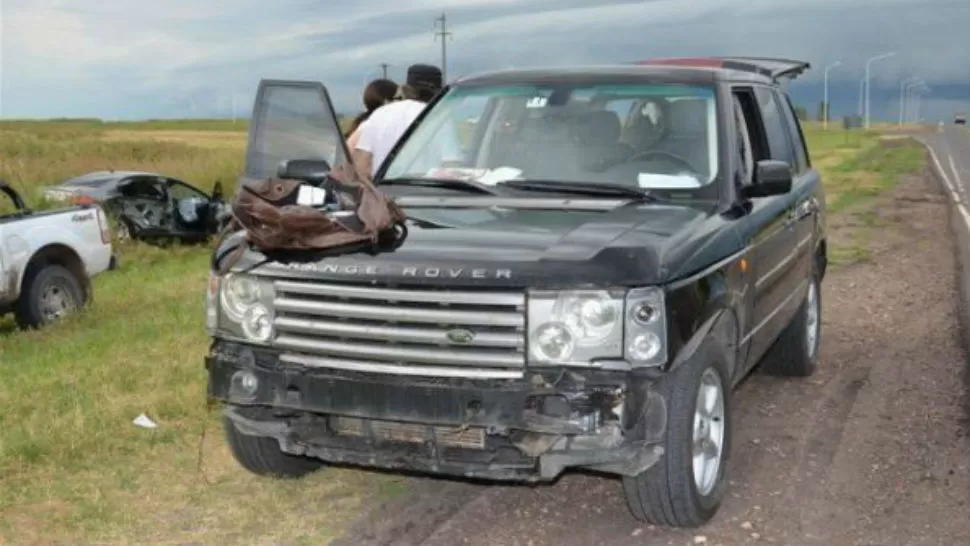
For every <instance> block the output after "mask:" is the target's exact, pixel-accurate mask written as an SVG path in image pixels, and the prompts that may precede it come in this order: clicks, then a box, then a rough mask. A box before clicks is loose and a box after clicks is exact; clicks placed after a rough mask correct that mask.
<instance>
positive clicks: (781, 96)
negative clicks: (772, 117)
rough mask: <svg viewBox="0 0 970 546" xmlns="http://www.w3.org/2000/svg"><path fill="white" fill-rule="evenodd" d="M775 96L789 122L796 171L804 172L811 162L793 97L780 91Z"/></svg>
mask: <svg viewBox="0 0 970 546" xmlns="http://www.w3.org/2000/svg"><path fill="white" fill-rule="evenodd" d="M775 97H776V98H777V99H778V103H779V105H780V107H781V111H782V112H784V114H785V121H786V122H787V124H788V134H789V135H791V141H792V143H794V149H795V161H797V163H796V164H795V172H798V173H801V172H804V171H805V170H807V169H808V167H809V166H810V165H811V163H810V162H809V158H808V147H807V146H805V137H804V135H803V134H802V126H801V124H800V123H799V122H798V116H796V115H795V108H794V107H792V104H791V99H789V98H788V95H786V94H785V93H782V92H780V91H779V92H777V93H776V94H775Z"/></svg>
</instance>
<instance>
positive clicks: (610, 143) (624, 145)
mask: <svg viewBox="0 0 970 546" xmlns="http://www.w3.org/2000/svg"><path fill="white" fill-rule="evenodd" d="M716 113H717V104H716V100H715V93H714V88H713V87H703V86H685V85H678V84H615V85H571V84H570V85H558V84H554V85H514V86H511V85H510V86H472V87H464V88H462V87H459V88H455V89H452V90H451V91H449V92H448V94H447V95H446V96H445V97H443V98H442V99H441V100H440V101H439V102H438V103H437V104H435V106H434V107H433V108H432V110H431V111H430V112H429V113H428V115H427V116H426V118H425V119H424V120H422V122H421V124H420V125H419V126H418V127H417V128H416V129H415V131H414V133H413V134H412V135H411V136H410V138H408V140H407V141H406V142H405V143H404V144H403V146H402V147H401V149H400V150H399V151H398V153H397V154H396V155H395V156H394V157H393V158H392V159H391V161H390V163H389V164H388V165H387V169H386V171H385V172H384V176H383V178H387V179H390V178H439V179H440V178H462V179H468V180H474V181H477V182H481V183H485V184H499V183H502V182H505V181H509V180H514V179H526V180H543V181H557V182H577V183H579V182H585V183H590V182H603V183H609V184H619V185H628V186H630V187H632V188H636V187H640V188H644V189H678V190H680V189H691V188H700V187H703V186H705V185H707V184H709V183H710V182H711V181H712V180H713V179H714V178H715V177H716V175H717V168H718V160H717V157H718V156H717V121H716V120H717V117H716ZM456 143H457V145H458V147H459V148H460V153H458V154H455V153H454V150H455V148H456V146H455V144H456Z"/></svg>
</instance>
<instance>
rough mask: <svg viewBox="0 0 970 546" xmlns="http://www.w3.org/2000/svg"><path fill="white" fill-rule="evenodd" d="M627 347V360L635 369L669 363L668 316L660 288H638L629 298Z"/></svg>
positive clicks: (627, 301)
mask: <svg viewBox="0 0 970 546" xmlns="http://www.w3.org/2000/svg"><path fill="white" fill-rule="evenodd" d="M624 322H625V324H626V334H625V335H624V338H625V341H626V344H625V347H624V352H623V356H624V357H625V358H626V360H627V361H628V362H629V363H630V364H632V365H633V366H634V367H643V366H661V365H663V363H664V362H666V361H667V314H666V313H665V311H664V293H663V291H662V290H660V289H659V288H637V289H634V290H631V291H630V293H629V294H627V297H626V320H625V321H624Z"/></svg>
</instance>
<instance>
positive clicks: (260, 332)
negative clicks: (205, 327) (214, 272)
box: [210, 273, 273, 343]
mask: <svg viewBox="0 0 970 546" xmlns="http://www.w3.org/2000/svg"><path fill="white" fill-rule="evenodd" d="M213 286H215V288H216V290H218V294H219V296H218V299H219V307H220V308H221V309H222V314H221V316H220V317H217V319H216V320H215V321H214V322H216V323H217V324H216V330H218V331H222V332H224V333H226V334H227V335H230V336H233V337H239V338H245V339H247V340H249V341H252V342H255V343H266V342H268V341H269V340H270V339H272V337H273V313H272V311H271V310H270V304H271V302H272V299H273V288H272V284H271V283H270V282H268V281H265V280H261V279H260V278H259V277H254V276H250V275H245V274H241V273H229V274H227V275H226V276H225V277H223V278H222V280H221V282H217V283H215V284H214V285H210V290H211V289H212V287H213Z"/></svg>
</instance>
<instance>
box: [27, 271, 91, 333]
mask: <svg viewBox="0 0 970 546" xmlns="http://www.w3.org/2000/svg"><path fill="white" fill-rule="evenodd" d="M82 305H84V289H83V288H82V287H81V282H80V281H79V280H78V279H77V277H75V276H74V274H73V273H71V272H70V271H68V270H67V269H66V268H64V267H62V266H59V265H46V266H43V267H40V268H30V269H28V270H27V277H26V278H25V279H24V287H23V290H22V291H21V294H20V299H19V300H18V301H17V309H16V318H17V324H18V325H19V326H20V327H21V328H25V329H26V328H38V327H41V326H43V325H45V324H49V323H51V322H53V321H55V320H57V319H59V318H61V317H64V316H66V315H69V314H71V313H73V312H74V311H75V310H77V309H78V308H79V307H81V306H82Z"/></svg>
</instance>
